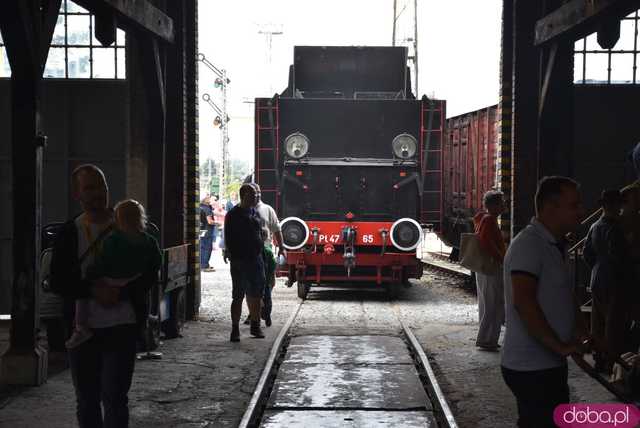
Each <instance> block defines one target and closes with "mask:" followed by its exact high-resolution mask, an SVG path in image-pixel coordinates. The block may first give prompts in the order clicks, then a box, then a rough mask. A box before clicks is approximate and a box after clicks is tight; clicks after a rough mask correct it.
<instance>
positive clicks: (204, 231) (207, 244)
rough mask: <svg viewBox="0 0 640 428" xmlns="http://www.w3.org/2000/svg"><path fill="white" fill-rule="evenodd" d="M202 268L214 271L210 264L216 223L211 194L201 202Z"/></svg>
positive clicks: (206, 270)
mask: <svg viewBox="0 0 640 428" xmlns="http://www.w3.org/2000/svg"><path fill="white" fill-rule="evenodd" d="M199 209H200V270H203V271H205V272H213V271H214V268H213V267H211V266H209V259H210V258H211V252H212V250H213V241H214V233H215V223H214V221H213V210H212V209H211V197H210V196H209V195H207V196H205V197H204V198H202V201H201V202H200V208H199Z"/></svg>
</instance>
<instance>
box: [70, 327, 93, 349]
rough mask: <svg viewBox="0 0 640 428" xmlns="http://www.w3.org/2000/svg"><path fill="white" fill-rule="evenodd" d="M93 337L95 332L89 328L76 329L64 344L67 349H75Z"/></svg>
mask: <svg viewBox="0 0 640 428" xmlns="http://www.w3.org/2000/svg"><path fill="white" fill-rule="evenodd" d="M92 337H93V332H92V331H91V330H89V329H88V328H83V329H78V330H74V332H73V334H72V335H71V337H70V338H69V340H67V341H66V342H65V343H64V345H65V347H66V348H67V349H73V348H75V347H77V346H79V345H81V344H83V343H84V342H86V341H87V340H89V339H91V338H92Z"/></svg>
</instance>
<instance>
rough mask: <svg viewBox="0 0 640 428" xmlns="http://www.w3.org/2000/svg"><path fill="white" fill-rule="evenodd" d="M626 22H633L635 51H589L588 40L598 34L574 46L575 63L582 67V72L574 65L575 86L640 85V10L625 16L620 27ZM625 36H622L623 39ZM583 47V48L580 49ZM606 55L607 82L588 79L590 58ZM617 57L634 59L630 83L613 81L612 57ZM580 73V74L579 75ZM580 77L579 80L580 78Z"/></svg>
mask: <svg viewBox="0 0 640 428" xmlns="http://www.w3.org/2000/svg"><path fill="white" fill-rule="evenodd" d="M624 21H633V22H634V25H633V29H634V31H633V35H634V38H633V49H632V50H629V49H587V38H588V37H591V36H593V35H594V34H596V33H593V34H590V35H589V36H587V37H584V38H582V39H580V40H578V41H576V42H575V44H574V51H573V55H574V63H579V64H580V65H581V66H582V70H576V69H575V65H574V77H573V84H574V85H638V84H640V74H639V73H638V62H639V61H638V56H639V55H640V51H639V48H640V46H639V44H640V43H639V40H638V39H639V37H640V35H639V34H638V31H639V30H640V28H639V27H640V10H637V11H635V12H634V13H632V14H630V15H627V16H625V17H624V18H622V19H621V20H620V25H621V26H622V25H623V22H624ZM623 36H624V35H623V34H621V35H620V37H621V38H622V37H623ZM580 46H581V48H579V47H580ZM600 55H606V56H607V79H606V80H590V79H587V76H588V64H589V58H591V59H593V58H595V56H600ZM613 55H615V56H616V57H617V56H618V55H629V56H632V57H633V66H632V69H631V72H632V78H631V80H630V81H613V82H612V81H611V74H612V73H611V72H612V67H611V63H612V57H613ZM578 72H579V74H578ZM578 77H579V78H578Z"/></svg>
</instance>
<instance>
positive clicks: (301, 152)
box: [284, 132, 309, 159]
mask: <svg viewBox="0 0 640 428" xmlns="http://www.w3.org/2000/svg"><path fill="white" fill-rule="evenodd" d="M284 145H285V150H286V151H287V155H289V156H290V157H292V158H294V159H300V158H302V157H304V156H305V155H306V154H307V152H308V151H309V139H308V138H307V136H306V135H304V134H301V133H299V132H294V133H293V134H291V135H289V136H288V137H287V138H285V140H284Z"/></svg>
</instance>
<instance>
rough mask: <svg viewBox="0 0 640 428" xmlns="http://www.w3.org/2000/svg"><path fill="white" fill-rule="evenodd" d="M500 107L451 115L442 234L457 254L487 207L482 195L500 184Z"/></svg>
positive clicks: (446, 157) (444, 155)
mask: <svg viewBox="0 0 640 428" xmlns="http://www.w3.org/2000/svg"><path fill="white" fill-rule="evenodd" d="M497 109H498V107H497V106H495V105H494V106H490V107H486V108H483V109H480V110H476V111H473V112H470V113H466V114H463V115H459V116H454V117H451V118H449V119H447V128H446V139H445V141H444V145H443V164H444V176H443V181H444V183H443V188H444V191H443V201H442V203H443V207H444V219H443V225H442V233H441V234H440V237H441V239H442V240H443V241H444V242H445V243H446V244H447V245H449V246H451V247H453V248H454V252H453V257H454V258H455V254H456V251H455V250H457V249H458V248H459V244H460V234H461V233H466V232H472V231H473V216H474V215H475V214H476V213H477V212H478V211H481V210H482V209H483V207H482V196H483V195H484V193H485V192H486V191H487V190H490V189H492V188H494V187H496V165H497V158H496V156H497V150H498V129H499V127H498V114H497Z"/></svg>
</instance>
